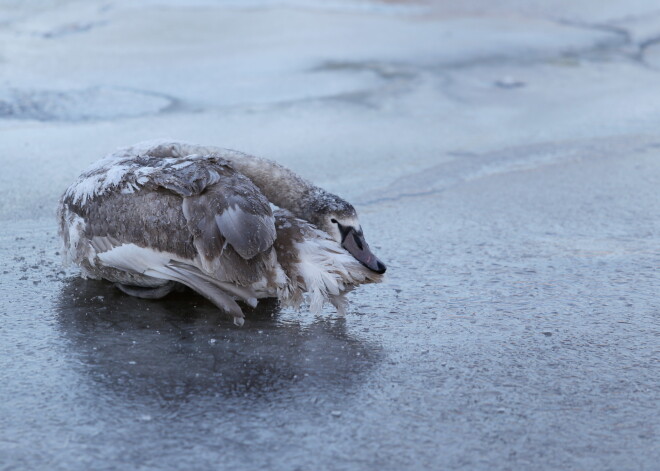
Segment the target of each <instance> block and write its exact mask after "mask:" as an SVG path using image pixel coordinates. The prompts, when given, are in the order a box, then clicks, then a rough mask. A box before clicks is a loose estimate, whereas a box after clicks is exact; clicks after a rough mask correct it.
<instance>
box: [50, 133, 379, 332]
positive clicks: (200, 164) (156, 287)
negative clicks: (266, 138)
mask: <svg viewBox="0 0 660 471" xmlns="http://www.w3.org/2000/svg"><path fill="white" fill-rule="evenodd" d="M271 204H272V205H276V206H279V208H280V209H277V210H276V211H275V212H273V211H272V210H271ZM58 212H59V218H60V234H61V236H62V239H63V242H64V245H65V251H64V253H65V258H66V259H68V260H69V261H73V262H74V263H76V264H77V265H79V266H80V267H81V269H82V274H83V276H86V277H91V278H96V279H106V280H109V281H112V282H114V283H116V285H117V286H118V288H120V289H121V290H122V291H124V292H125V293H127V294H130V295H133V296H138V297H143V298H160V297H163V296H165V295H167V294H168V293H169V292H171V291H172V290H173V289H175V288H176V287H177V286H178V285H179V284H183V285H186V286H188V287H190V288H192V289H193V290H195V291H197V292H198V293H200V294H202V295H203V296H206V297H207V298H208V299H210V300H211V301H212V302H213V303H215V304H216V305H217V306H218V307H219V308H220V309H222V310H223V311H225V312H227V313H228V314H229V315H231V316H232V317H233V318H234V322H235V323H236V324H237V325H242V324H243V317H244V316H243V312H242V310H241V308H240V306H239V305H238V304H237V303H236V300H241V301H243V302H245V303H247V304H249V305H251V306H255V305H256V303H257V299H259V298H264V297H278V298H279V300H280V302H281V303H282V304H283V305H285V306H294V307H299V306H300V304H301V303H302V301H303V299H304V297H307V300H308V302H309V305H310V309H311V310H312V311H314V312H318V311H320V309H321V308H322V306H323V304H324V302H325V301H330V302H331V303H332V304H333V305H334V306H335V307H336V308H337V309H338V310H339V311H343V310H344V309H345V307H346V305H347V302H346V300H345V297H344V295H345V294H346V293H347V292H348V291H350V290H351V289H352V288H354V287H355V286H357V285H359V284H362V283H370V282H378V281H381V279H382V274H383V273H384V272H385V265H384V264H383V263H382V262H381V261H380V260H378V258H376V256H375V255H374V254H373V253H372V252H371V250H370V249H369V246H368V244H367V242H366V240H365V239H364V234H363V232H362V229H361V227H360V224H359V222H358V219H357V214H356V212H355V209H354V208H353V207H352V206H351V205H350V204H349V203H347V202H346V201H344V200H342V199H341V198H339V197H338V196H335V195H332V194H330V193H327V192H326V191H325V190H323V189H321V188H318V187H315V186H313V185H312V184H311V183H309V182H307V181H306V180H304V179H302V178H300V177H299V176H298V175H296V174H295V173H293V172H292V171H291V170H288V169H286V168H284V167H282V166H281V165H279V164H276V163H275V162H272V161H268V160H265V159H259V158H256V157H252V156H249V155H246V154H242V153H239V152H235V151H230V150H225V149H219V148H215V147H202V146H196V145H191V144H185V143H154V144H149V143H147V144H139V145H137V146H133V147H130V148H127V149H123V150H121V151H119V152H117V153H115V154H112V155H110V156H108V157H106V158H105V159H103V160H101V161H100V162H98V163H97V164H95V165H93V166H92V167H91V168H90V169H88V170H87V171H86V172H85V173H83V174H82V175H81V176H80V177H79V178H78V180H77V181H76V182H75V183H74V184H73V185H71V186H70V187H69V188H68V189H67V191H66V192H65V193H64V195H63V196H62V199H61V201H60V207H59V211H58Z"/></svg>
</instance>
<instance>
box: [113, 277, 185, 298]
mask: <svg viewBox="0 0 660 471" xmlns="http://www.w3.org/2000/svg"><path fill="white" fill-rule="evenodd" d="M176 285H177V283H176V282H175V281H169V282H167V283H165V284H164V285H163V286H158V287H156V288H145V287H142V286H132V285H125V284H122V283H115V286H116V287H117V288H119V290H120V291H121V292H122V293H125V294H128V295H129V296H135V297H136V298H142V299H160V298H163V297H165V296H167V295H168V294H170V293H171V292H172V291H173V290H174V288H176Z"/></svg>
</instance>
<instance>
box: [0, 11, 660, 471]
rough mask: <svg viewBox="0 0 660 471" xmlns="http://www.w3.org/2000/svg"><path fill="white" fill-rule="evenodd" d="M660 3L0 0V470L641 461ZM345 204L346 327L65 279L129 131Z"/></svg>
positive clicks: (609, 464)
mask: <svg viewBox="0 0 660 471" xmlns="http://www.w3.org/2000/svg"><path fill="white" fill-rule="evenodd" d="M659 74H660V6H659V5H658V3H657V1H655V0H631V1H626V2H621V1H603V0H582V1H575V0H572V1H569V0H558V1H553V2H548V1H541V0H536V1H529V0H528V1H521V0H505V1H499V2H492V1H486V0H464V1H461V2H448V1H447V2H445V1H422V0H420V1H418V2H413V1H411V2H404V1H394V0H392V1H387V2H376V1H366V0H365V1H359V0H333V1H327V2H325V1H321V0H317V1H314V0H281V1H276V0H272V1H269V0H261V1H259V0H249V1H238V0H229V1H220V0H218V1H213V0H195V1H191V2H188V1H183V0H181V1H178V0H149V1H141V2H121V1H112V0H109V1H89V0H87V1H65V0H44V1H39V2H36V1H33V2H26V1H19V0H4V1H2V2H0V165H1V168H2V171H0V259H1V260H2V262H3V263H2V265H3V266H2V268H1V269H0V270H1V271H2V273H1V275H0V287H1V288H0V290H1V293H0V469H3V470H4V469H7V470H9V469H49V470H58V469H62V470H78V469H79V470H88V469H144V470H147V469H154V470H155V469H158V470H163V469H182V470H184V469H186V470H187V469H225V468H226V469H269V470H272V469H282V470H290V469H391V470H401V469H466V470H475V469H484V470H486V469H488V470H490V469H520V470H528V469H569V470H570V469H575V470H579V469H602V470H606V469H612V470H639V469H649V470H651V469H656V468H657V462H658V460H659V459H660V451H659V449H658V446H657V444H658V435H657V433H658V420H657V416H658V412H659V411H658V404H659V403H660V393H659V390H660V387H659V386H660V384H659V379H658V377H659V375H658V360H659V358H658V334H659V332H660V322H659V317H660V315H659V314H660V312H659V304H660V302H659V296H658V292H659V291H660V280H659V277H658V270H659V268H660V191H659V190H658V189H659V188H660V75H659ZM156 138H175V139H182V140H187V141H192V142H198V143H207V144H213V145H219V146H223V147H230V148H235V149H239V150H242V151H245V152H250V153H254V154H258V155H260V156H263V157H268V158H273V159H276V160H278V161H280V162H281V163H283V164H285V165H287V166H289V167H291V168H293V169H295V170H296V171H298V172H299V173H301V174H302V175H304V176H305V177H307V178H309V179H311V180H313V181H314V182H316V183H317V184H320V185H322V186H324V187H326V188H327V189H328V190H330V191H334V192H336V193H338V194H340V195H342V196H344V197H345V198H347V199H348V200H350V201H352V202H353V203H355V205H356V206H357V208H358V211H359V212H360V215H361V220H362V224H363V226H364V228H365V232H366V236H367V239H368V241H369V243H370V245H371V246H372V248H373V249H374V252H376V253H377V254H378V256H379V257H380V258H381V259H383V260H384V261H385V262H386V263H387V264H388V268H389V271H388V275H389V277H388V281H387V282H386V283H384V284H382V285H377V286H368V287H364V288H361V289H359V290H356V291H355V292H354V293H352V294H351V301H352V307H351V309H350V311H349V313H348V315H347V316H346V317H345V318H339V317H337V316H336V315H335V314H334V313H333V312H332V311H331V310H327V311H326V312H325V313H324V315H323V316H321V317H318V318H317V317H313V316H310V315H309V314H305V313H304V312H303V313H296V312H293V311H287V310H285V311H278V310H277V309H276V307H275V306H272V305H267V306H263V307H261V308H259V309H257V310H256V311H255V312H252V313H251V314H249V315H248V320H247V321H246V325H245V326H244V327H243V328H242V329H237V328H235V327H233V325H232V324H231V321H229V320H228V319H226V318H224V317H222V316H220V315H218V313H217V312H216V311H215V310H214V308H213V307H212V306H210V305H209V304H208V303H207V302H206V301H205V300H203V299H201V298H198V297H196V296H190V295H189V296H175V297H173V298H170V299H168V300H166V301H162V302H147V301H141V300H136V299H132V298H128V297H126V296H123V295H122V294H121V293H119V292H117V291H116V290H114V289H113V288H112V287H111V286H108V285H106V284H104V283H97V282H90V281H83V280H80V279H78V278H76V277H75V274H76V272H75V270H71V269H66V270H65V269H63V268H62V267H61V265H60V254H59V250H60V249H59V243H58V240H57V236H56V225H55V219H54V211H55V207H56V204H57V199H58V197H59V195H60V194H61V192H62V191H63V190H64V189H65V188H66V186H67V185H68V184H69V183H70V182H71V181H73V179H74V178H75V177H76V176H77V175H78V174H79V173H80V171H81V170H82V169H84V168H85V167H87V166H88V165H89V164H90V163H92V162H93V161H95V160H97V159H98V158H100V157H101V156H103V155H104V154H106V153H108V152H110V151H112V150H114V149H116V148H118V147H123V146H126V145H129V144H132V143H135V142H139V141H142V140H146V139H156Z"/></svg>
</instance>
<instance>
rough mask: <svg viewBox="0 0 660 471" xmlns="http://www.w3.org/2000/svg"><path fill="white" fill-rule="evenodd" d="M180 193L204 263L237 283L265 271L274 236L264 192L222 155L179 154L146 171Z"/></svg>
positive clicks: (156, 182) (159, 183)
mask: <svg viewBox="0 0 660 471" xmlns="http://www.w3.org/2000/svg"><path fill="white" fill-rule="evenodd" d="M154 185H155V186H158V187H161V188H166V189H167V190H169V191H171V192H173V193H176V194H177V195H179V196H180V197H181V198H182V205H181V208H182V211H183V215H184V217H185V220H186V222H187V227H188V230H189V232H190V234H191V235H192V239H193V244H194V246H195V249H196V250H197V253H198V255H199V257H200V261H201V263H202V267H203V269H204V270H205V271H206V272H208V273H209V274H213V275H215V276H217V277H218V278H219V279H222V280H227V281H235V282H239V283H241V284H245V283H247V282H252V281H256V280H257V279H259V278H260V277H261V276H263V274H264V271H265V269H266V268H267V265H268V263H269V260H270V257H269V253H270V248H271V247H272V245H273V242H274V241H275V237H276V233H275V218H274V217H273V213H272V211H271V208H270V204H269V203H268V200H267V199H266V197H265V196H264V195H263V194H262V193H261V192H260V191H259V189H258V188H257V187H256V186H255V185H254V184H253V183H252V181H250V180H249V179H248V178H246V177H244V176H243V175H241V174H240V173H238V172H236V171H235V170H234V169H232V168H231V167H229V166H226V165H224V164H223V161H222V160H219V159H215V158H206V159H203V160H200V159H192V160H190V158H189V160H183V161H182V162H181V163H178V164H177V163H175V164H173V165H171V166H166V167H162V168H160V169H158V171H157V172H154V173H152V174H151V175H149V182H148V183H146V184H145V186H154Z"/></svg>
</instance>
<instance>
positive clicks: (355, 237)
mask: <svg viewBox="0 0 660 471" xmlns="http://www.w3.org/2000/svg"><path fill="white" fill-rule="evenodd" d="M341 246H342V247H344V248H345V249H346V250H348V253H350V254H351V255H352V256H353V257H355V259H356V260H357V261H358V262H360V263H361V264H362V265H364V266H365V267H367V268H368V269H369V270H371V271H375V272H376V273H385V270H387V267H386V266H385V264H384V263H383V262H381V261H380V260H378V257H376V256H375V255H374V254H373V253H371V250H369V244H367V241H366V240H364V235H363V234H362V231H359V232H358V231H356V230H355V229H354V228H352V227H351V228H349V229H348V230H347V231H346V233H345V235H344V241H343V242H342V243H341Z"/></svg>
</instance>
